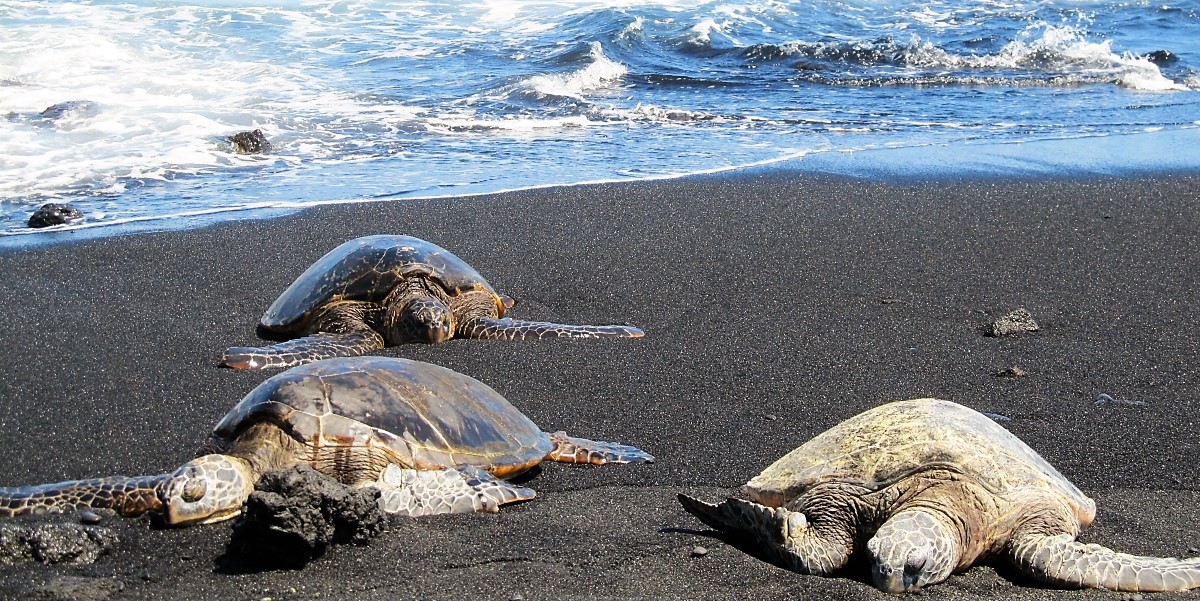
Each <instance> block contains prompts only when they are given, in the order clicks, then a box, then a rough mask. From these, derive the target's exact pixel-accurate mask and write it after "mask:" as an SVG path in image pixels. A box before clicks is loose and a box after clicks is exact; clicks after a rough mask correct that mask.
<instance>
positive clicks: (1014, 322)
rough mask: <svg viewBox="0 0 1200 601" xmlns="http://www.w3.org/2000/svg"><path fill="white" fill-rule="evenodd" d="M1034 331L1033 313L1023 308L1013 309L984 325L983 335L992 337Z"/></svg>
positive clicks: (1036, 328) (1035, 325)
mask: <svg viewBox="0 0 1200 601" xmlns="http://www.w3.org/2000/svg"><path fill="white" fill-rule="evenodd" d="M1036 331H1038V324H1037V322H1036V321H1034V320H1033V315H1030V314H1029V311H1027V310H1025V309H1024V308H1021V309H1014V310H1013V311H1010V312H1009V313H1008V314H1006V315H1005V316H1004V317H1001V318H1000V319H997V320H996V321H993V322H992V323H990V324H988V325H987V326H985V327H984V335H987V336H994V337H999V336H1011V335H1013V334H1021V333H1024V332H1036Z"/></svg>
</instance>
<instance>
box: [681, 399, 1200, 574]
mask: <svg viewBox="0 0 1200 601" xmlns="http://www.w3.org/2000/svg"><path fill="white" fill-rule="evenodd" d="M742 492H743V494H744V495H745V496H747V497H749V499H750V500H743V499H737V498H731V499H728V500H726V501H723V502H721V503H720V504H718V505H713V504H709V503H706V502H703V501H699V500H696V499H694V498H692V497H689V496H687V495H683V494H680V495H679V501H680V502H681V503H682V504H683V506H684V508H685V509H687V511H688V512H690V513H692V514H693V515H695V516H696V517H698V518H700V520H701V521H702V522H704V523H705V524H708V525H709V526H712V527H713V528H716V529H717V530H720V531H722V532H725V533H728V534H730V535H734V536H740V537H744V538H746V539H748V540H749V541H750V542H751V543H752V544H753V545H755V547H756V548H759V549H762V551H763V552H764V553H765V554H766V555H767V556H768V557H770V558H771V559H773V560H774V561H775V562H777V563H779V564H780V565H782V566H784V567H787V568H789V569H792V570H795V571H797V572H801V573H805V574H818V575H827V574H830V573H832V572H834V571H835V570H839V569H841V568H843V567H844V566H846V565H847V564H848V563H849V561H850V558H851V557H852V556H854V555H855V554H858V553H862V552H864V551H865V552H866V554H867V556H868V558H869V560H870V564H871V578H872V580H873V581H874V583H875V586H877V587H878V588H880V589H881V590H883V591H886V592H890V593H899V592H904V591H915V590H918V589H921V588H923V587H926V586H930V585H933V584H937V583H939V582H942V581H943V580H945V579H946V578H947V577H948V576H949V575H950V574H951V573H953V572H956V571H961V570H965V569H967V568H968V567H969V566H971V565H972V564H973V563H975V562H976V561H979V560H983V559H989V558H995V559H1001V560H1007V561H1009V562H1011V563H1012V565H1013V566H1015V567H1016V569H1017V570H1018V571H1020V572H1021V573H1023V574H1025V575H1027V576H1029V577H1030V578H1033V579H1035V580H1038V581H1041V582H1044V583H1046V584H1049V585H1053V586H1060V587H1072V588H1080V587H1090V588H1106V589H1109V590H1115V591H1131V592H1132V591H1166V590H1186V589H1191V588H1196V587H1200V557H1196V558H1191V559H1182V560H1180V559H1174V558H1172V559H1160V558H1155V557H1140V556H1135V555H1128V554H1125V553H1117V552H1115V551H1112V550H1110V549H1107V548H1104V547H1101V546H1099V545H1095V544H1083V543H1080V542H1078V541H1077V540H1076V537H1077V536H1078V535H1079V533H1080V531H1081V530H1083V529H1084V528H1086V527H1087V526H1088V525H1089V524H1091V522H1092V519H1093V518H1094V517H1095V516H1096V504H1095V502H1093V501H1092V500H1091V499H1090V498H1088V497H1087V496H1086V495H1084V494H1083V493H1082V492H1080V491H1079V489H1078V488H1076V487H1075V485H1073V484H1071V482H1070V481H1068V480H1067V479H1066V478H1064V477H1063V476H1062V474H1060V473H1058V470H1055V469H1054V467H1053V466H1051V465H1050V464H1049V463H1047V462H1046V460H1045V459H1042V457H1041V456H1039V455H1038V454H1037V453H1036V452H1035V451H1034V450H1033V449H1031V448H1029V447H1028V446H1027V445H1026V444H1025V443H1023V442H1021V440H1020V439H1018V438H1017V437H1016V436H1013V435H1012V434H1011V433H1009V432H1008V431H1007V430H1005V429H1004V428H1001V427H1000V426H999V425H997V424H996V423H995V422H993V421H992V420H991V419H988V418H987V417H986V416H984V415H983V414H981V413H978V412H976V411H973V410H971V409H968V408H966V407H963V406H962V405H958V404H955V403H951V402H949V401H941V400H937V399H917V400H910V401H898V402H895V403H890V404H887V405H883V406H880V407H876V408H874V409H871V410H869V411H866V412H864V413H862V414H859V415H857V416H855V417H852V418H850V419H849V420H846V421H845V422H842V423H841V424H839V425H837V426H835V427H833V428H831V429H829V430H827V431H826V432H824V433H822V434H820V435H818V436H816V437H815V438H813V439H812V440H810V441H808V442H806V443H804V444H803V445H802V446H800V448H798V449H796V450H794V451H792V452H791V453H788V454H787V455H785V456H783V457H782V458H781V459H779V460H778V461H776V462H775V463H773V464H772V465H771V466H770V467H768V468H767V469H765V470H763V472H762V473H761V474H759V475H758V476H755V477H754V478H752V479H751V480H750V482H748V483H747V484H746V485H745V486H743V487H742Z"/></svg>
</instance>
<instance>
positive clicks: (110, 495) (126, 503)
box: [0, 475, 167, 517]
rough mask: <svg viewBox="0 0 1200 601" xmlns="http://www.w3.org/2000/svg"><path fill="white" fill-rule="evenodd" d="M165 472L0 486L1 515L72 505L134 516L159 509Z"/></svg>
mask: <svg viewBox="0 0 1200 601" xmlns="http://www.w3.org/2000/svg"><path fill="white" fill-rule="evenodd" d="M166 479H167V476H166V475H159V476H140V477H136V478H125V477H121V476H115V477H111V478H92V479H90V480H74V481H70V482H58V483H55V484H42V485H38V486H22V487H18V488H0V517H12V516H17V515H24V514H33V513H48V512H55V511H70V510H73V509H84V508H93V509H112V510H114V511H116V512H117V513H119V514H121V515H124V516H129V517H134V516H139V515H142V514H143V513H146V512H147V511H160V510H161V509H162V501H161V500H160V498H159V494H158V493H159V489H160V488H161V487H162V485H163V483H164V482H165V481H166Z"/></svg>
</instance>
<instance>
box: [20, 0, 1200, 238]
mask: <svg viewBox="0 0 1200 601" xmlns="http://www.w3.org/2000/svg"><path fill="white" fill-rule="evenodd" d="M1198 40H1200V0H1178V1H1175V0H1158V1H1155V2H1148V1H1127V0H1126V1H1096V0H1077V1H1065V0H990V1H982V2H979V1H972V2H968V1H965V0H919V1H901V0H851V1H845V2H824V1H804V2H780V1H773V0H750V1H738V0H718V1H713V2H688V1H683V0H661V1H656V0H616V1H609V2H593V1H569V0H558V1H544V2H539V1H528V2H526V1H512V0H494V1H487V0H484V1H481V2H480V1H473V2H461V1H460V2H455V1H436V0H432V1H430V0H389V1H383V0H379V1H372V0H361V1H341V2H310V1H275V2H255V1H248V0H247V1H242V0H232V1H228V0H204V1H191V2H170V1H162V0H153V1H151V0H128V1H125V2H105V1H93V2H65V1H39V0H0V236H3V237H4V238H8V239H20V238H28V237H31V236H30V234H31V233H32V232H33V230H30V229H29V228H27V227H26V221H27V219H28V217H29V215H30V214H31V213H32V212H33V211H34V210H35V209H36V208H37V207H38V206H40V205H41V204H43V203H46V202H69V203H71V204H73V205H75V206H76V207H78V208H80V209H81V210H82V211H83V212H84V213H85V215H86V217H85V219H84V220H83V221H82V222H79V223H77V224H75V225H73V226H69V227H73V228H96V229H99V230H102V231H113V232H119V231H123V230H122V228H119V227H118V228H108V229H105V226H112V225H116V224H127V225H128V224H143V225H144V226H146V227H152V228H154V227H172V224H178V223H184V224H187V223H200V222H205V220H213V219H239V218H246V217H259V216H262V215H264V214H272V213H274V212H279V211H284V210H290V209H294V208H296V207H303V206H308V205H312V204H318V203H331V202H356V201H363V200H388V201H393V202H403V199H405V198H411V197H428V196H445V195H460V194H471V193H479V192H493V191H499V190H511V189H521V188H528V187H536V186H546V185H556V184H572V183H580V182H590V181H612V180H636V179H644V178H659V177H671V176H678V175H684V174H690V173H703V172H714V171H720V170H726V169H737V168H744V167H747V166H754V165H762V164H768V163H772V162H778V161H789V160H790V161H797V163H796V164H797V165H799V166H800V167H801V168H803V166H804V165H805V164H806V161H808V162H810V163H811V164H814V165H820V164H824V165H836V164H837V161H836V160H834V161H830V160H829V159H830V158H833V157H841V156H849V155H852V154H855V153H862V152H868V151H870V152H877V151H879V150H881V149H897V150H898V151H907V152H909V153H912V152H913V151H916V152H918V153H919V152H920V151H921V149H931V150H936V151H937V152H938V153H941V154H940V155H938V156H944V157H947V159H948V160H949V161H951V162H952V161H953V157H954V156H955V149H956V148H960V147H962V146H964V145H998V146H999V147H1005V146H1006V145H1020V144H1027V143H1030V142H1043V141H1060V142H1061V141H1072V140H1074V141H1080V140H1081V141H1083V142H1082V143H1074V144H1069V145H1067V146H1066V150H1065V151H1063V150H1061V149H1060V147H1059V146H1054V148H1056V149H1059V150H1056V151H1055V152H1056V153H1061V152H1065V153H1067V154H1070V153H1083V154H1086V153H1087V152H1088V149H1089V148H1092V147H1094V145H1093V144H1091V143H1090V142H1089V141H1094V142H1097V143H1099V142H1103V143H1104V144H1107V145H1108V146H1107V147H1108V148H1109V149H1110V151H1109V152H1107V153H1106V154H1104V156H1103V157H1102V158H1100V159H1096V160H1099V161H1100V162H1101V163H1104V164H1106V165H1109V166H1111V167H1113V168H1117V169H1119V168H1120V167H1121V166H1122V164H1123V163H1124V162H1125V161H1127V160H1130V159H1131V157H1134V156H1136V157H1137V160H1138V161H1140V163H1141V164H1143V165H1154V164H1156V162H1158V161H1160V160H1161V161H1162V162H1163V163H1164V164H1166V163H1170V164H1171V165H1173V166H1177V167H1178V166H1182V167H1187V168H1195V167H1200V160H1195V159H1192V158H1190V157H1191V156H1192V155H1189V154H1187V153H1184V154H1182V155H1181V154H1180V152H1179V151H1180V142H1179V140H1180V139H1181V136H1182V139H1183V140H1185V143H1184V145H1185V146H1187V145H1188V144H1187V143H1186V141H1189V140H1200V137H1193V134H1194V133H1195V132H1196V130H1198V129H1200V94H1198V92H1200V72H1198V71H1197V69H1200V54H1197V53H1198V52H1200V45H1198V42H1197V41H1198ZM253 129H260V130H261V131H262V132H263V133H264V134H265V135H266V137H267V139H268V140H269V141H270V142H271V144H272V150H271V151H270V152H269V153H267V154H262V155H241V154H236V153H234V152H232V148H231V146H230V144H229V142H228V140H227V137H228V136H230V135H232V134H234V133H237V132H240V131H248V130H253ZM1126 145H1128V148H1130V149H1132V150H1130V151H1129V152H1124V151H1123V150H1122V149H1123V148H1125V147H1126ZM898 156H903V155H898ZM1181 156H1183V157H1184V158H1183V159H1181V158H1180V157H1181ZM1180 161H1182V163H1183V164H1182V165H1180V164H1179V163H1180ZM185 227H186V225H185ZM56 229H57V228H56ZM38 235H40V234H38V233H32V237H36V236H38ZM10 241H11V240H10Z"/></svg>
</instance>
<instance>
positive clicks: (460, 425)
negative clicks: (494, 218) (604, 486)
mask: <svg viewBox="0 0 1200 601" xmlns="http://www.w3.org/2000/svg"><path fill="white" fill-rule="evenodd" d="M544 460H551V461H561V462H566V463H591V464H594V465H600V464H604V463H628V462H643V461H653V460H654V458H653V457H652V456H650V455H648V454H646V453H643V452H642V451H640V450H638V449H635V448H633V447H630V446H625V445H620V444H616V443H609V442H598V441H591V440H585V439H582V438H573V437H570V436H567V435H566V434H565V433H563V432H555V433H553V434H546V433H544V432H542V430H541V429H539V428H538V427H537V426H536V425H535V424H534V423H533V422H531V421H530V420H529V418H527V417H525V416H524V415H523V414H522V413H521V412H520V411H518V410H517V409H516V407H513V406H512V405H511V404H509V403H508V401H506V400H505V399H504V397H502V396H500V394H499V393H497V392H496V391H495V390H492V389H491V388H489V387H488V386H487V385H486V384H483V383H482V382H480V381H478V380H475V379H473V378H470V377H467V376H465V375H462V374H460V373H457V372H454V371H451V370H449V369H446V368H443V367H438V366H436V365H430V364H428V363H421V362H418V361H409V360H406V359H391V358H384V357H359V358H339V359H329V360H325V361H320V362H317V363H312V364H310V365H305V366H302V367H297V368H295V369H292V370H289V371H286V372H283V373H281V374H278V375H276V376H275V377H273V378H270V379H268V380H267V381H265V382H263V383H262V384H260V385H259V386H258V387H256V388H255V389H254V390H253V391H251V392H250V394H248V395H246V397H245V398H244V399H242V400H241V402H239V403H238V404H237V405H236V406H235V407H234V408H233V409H232V410H230V412H229V413H228V414H227V415H226V416H225V418H224V419H222V420H221V422H220V423H219V424H217V427H216V428H215V429H214V430H213V432H212V434H211V435H210V436H209V439H208V442H207V443H206V444H205V445H204V447H202V448H201V450H200V452H199V453H198V456H197V457H196V459H194V460H192V461H190V462H188V463H186V464H184V465H183V466H182V467H180V468H179V469H177V470H175V471H174V472H172V473H169V474H161V475H156V476H143V477H139V478H122V477H115V478H97V479H93V480H82V481H74V482H62V483H58V484H46V485H41V486H28V487H22V488H0V516H12V515H18V514H24V513H41V512H46V511H62V510H67V509H74V508H82V507H104V508H111V509H114V510H116V511H117V512H118V513H121V514H123V515H130V516H132V515H140V514H142V513H144V512H147V511H157V512H161V513H162V514H163V515H164V517H165V518H166V521H167V522H168V523H170V524H176V525H184V524H193V523H210V522H216V521H220V520H224V519H228V518H231V517H234V516H235V515H236V514H237V513H238V511H239V510H240V509H241V507H242V504H243V502H244V501H245V500H246V498H247V497H248V496H249V495H250V493H251V492H252V491H253V489H254V483H255V482H256V481H257V480H258V478H259V476H260V475H262V474H263V473H264V472H266V471H269V470H275V469H283V468H287V467H291V466H294V465H297V464H301V463H306V464H309V465H311V466H312V467H313V468H314V469H316V470H318V471H320V472H322V473H324V474H325V475H327V476H330V477H333V478H335V479H337V480H339V481H341V482H342V483H344V484H347V485H352V486H374V487H377V488H379V489H380V491H381V492H382V494H381V496H380V501H379V502H380V505H381V506H382V507H383V509H384V510H385V511H388V512H391V513H396V514H402V515H411V516H418V515H428V514H434V513H464V512H471V511H497V510H498V508H499V506H500V505H502V504H505V503H511V502H514V501H522V500H526V499H532V498H533V497H534V492H533V491H532V490H530V489H528V488H524V487H520V486H516V485H513V484H511V483H509V482H507V481H505V480H502V478H505V477H508V476H513V475H516V474H519V473H521V472H524V471H525V470H528V469H529V468H531V467H533V466H535V465H537V464H538V463H541V462H542V461H544Z"/></svg>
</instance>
